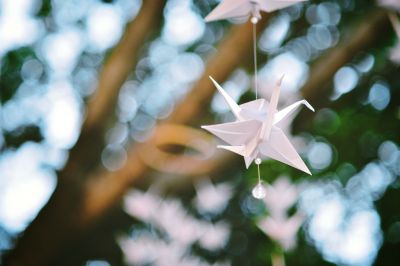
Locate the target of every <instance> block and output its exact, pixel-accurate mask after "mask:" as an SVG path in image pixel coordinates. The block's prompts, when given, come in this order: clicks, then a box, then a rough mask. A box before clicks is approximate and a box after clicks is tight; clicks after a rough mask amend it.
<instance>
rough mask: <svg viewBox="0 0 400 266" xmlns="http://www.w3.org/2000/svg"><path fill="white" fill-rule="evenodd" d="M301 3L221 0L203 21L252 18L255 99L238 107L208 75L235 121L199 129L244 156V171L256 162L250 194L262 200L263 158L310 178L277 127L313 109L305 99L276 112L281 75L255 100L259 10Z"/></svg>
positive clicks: (267, 10)
mask: <svg viewBox="0 0 400 266" xmlns="http://www.w3.org/2000/svg"><path fill="white" fill-rule="evenodd" d="M302 1H305V0H292V1H290V0H224V1H222V2H221V3H220V4H219V5H218V6H217V7H216V8H215V9H214V10H213V11H212V12H211V13H210V14H209V15H208V16H207V17H206V18H205V20H206V21H207V22H209V21H214V20H220V19H227V18H236V17H246V16H249V15H251V18H250V21H251V23H252V24H253V56H254V84H255V95H256V99H255V100H254V101H250V102H247V103H244V104H241V105H238V104H237V103H236V102H235V101H234V100H233V99H232V98H231V97H230V96H229V94H228V93H227V92H226V91H225V90H224V89H223V88H222V87H221V86H220V85H219V84H218V83H217V82H216V81H215V80H214V79H213V78H212V77H211V76H210V79H211V81H212V82H213V83H214V85H215V87H216V88H217V89H218V91H219V93H220V94H221V95H222V96H223V98H224V99H225V101H226V103H227V104H228V106H229V108H230V110H231V111H232V113H233V114H234V116H235V118H236V121H235V122H230V123H223V124H217V125H208V126H202V128H204V129H206V130H208V131H209V132H211V133H212V134H214V135H215V136H217V137H219V138H221V139H222V140H223V141H225V142H226V143H228V144H229V145H219V146H218V148H221V149H225V150H228V151H231V152H234V153H237V154H239V155H241V156H243V157H244V161H245V164H246V168H249V166H250V165H251V163H252V162H253V161H254V162H255V163H256V165H257V173H258V183H257V185H256V186H255V187H254V188H253V190H252V194H253V196H254V197H255V198H258V199H262V198H264V197H265V193H266V192H265V188H264V186H263V184H262V182H261V174H260V164H261V162H262V159H265V158H272V159H275V160H277V161H280V162H282V163H285V164H287V165H290V166H292V167H294V168H297V169H299V170H301V171H303V172H305V173H307V174H310V175H311V172H310V170H309V169H308V168H307V166H306V165H305V163H304V162H303V160H302V159H301V157H300V155H299V154H298V153H297V151H296V150H295V148H294V147H293V145H292V144H291V143H290V141H289V139H288V138H287V137H286V135H285V134H284V132H283V131H282V129H281V128H280V127H279V124H280V122H281V121H282V120H285V118H286V117H287V116H288V115H290V114H291V113H293V112H294V111H295V110H296V109H297V108H298V107H299V106H301V105H302V104H304V105H305V106H307V107H308V108H309V109H310V110H312V111H314V108H313V107H312V106H311V105H310V104H309V103H308V102H307V101H306V100H301V101H298V102H296V103H294V104H292V105H289V106H288V107H286V108H284V109H282V110H280V111H278V110H277V107H278V100H279V94H280V88H281V83H282V80H283V76H282V77H281V79H280V80H279V81H278V82H277V84H276V86H275V87H274V90H273V92H272V96H271V99H270V101H269V102H268V101H267V100H265V99H258V80H257V72H258V70H257V45H256V40H257V37H256V24H257V23H258V21H259V20H260V18H261V15H260V11H265V12H272V11H275V10H278V9H282V8H285V7H288V6H290V5H293V4H296V3H298V2H302Z"/></svg>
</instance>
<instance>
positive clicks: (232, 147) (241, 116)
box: [202, 77, 314, 175]
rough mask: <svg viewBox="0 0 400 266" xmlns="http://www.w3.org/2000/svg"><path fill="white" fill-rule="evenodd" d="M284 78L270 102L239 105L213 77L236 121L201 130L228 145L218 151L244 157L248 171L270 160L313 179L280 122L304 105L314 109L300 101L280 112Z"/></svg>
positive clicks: (262, 101)
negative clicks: (255, 162) (256, 161)
mask: <svg viewBox="0 0 400 266" xmlns="http://www.w3.org/2000/svg"><path fill="white" fill-rule="evenodd" d="M282 78H283V77H282ZM282 78H281V80H279V82H278V83H277V85H276V86H275V88H274V91H273V93H272V96H271V100H270V102H268V101H266V100H265V99H258V100H254V101H251V102H247V103H244V104H241V105H238V104H237V103H236V102H235V101H234V100H233V99H232V98H231V97H230V96H229V95H228V93H227V92H226V91H225V90H224V89H223V88H222V87H221V86H220V85H219V84H218V83H217V82H216V81H215V80H214V79H213V78H212V77H210V79H211V80H212V82H213V83H214V85H215V86H216V87H217V89H218V91H219V93H221V94H222V96H223V97H224V99H225V101H226V103H227V104H228V105H229V107H230V109H231V111H232V112H233V114H234V115H235V117H236V121H235V122H231V123H223V124H217V125H209V126H202V128H204V129H206V130H208V131H210V132H211V133H212V134H214V135H216V136H217V137H219V138H221V139H222V140H223V141H225V142H227V143H228V144H229V145H220V146H218V148H222V149H226V150H229V151H231V152H234V153H237V154H239V155H241V156H243V157H244V160H245V163H246V167H247V168H248V167H249V166H250V164H251V163H252V162H253V160H254V159H256V158H267V157H269V158H272V159H275V160H277V161H280V162H282V163H285V164H288V165H290V166H292V167H294V168H297V169H299V170H301V171H303V172H305V173H307V174H310V175H311V172H310V170H309V169H308V168H307V166H306V165H305V163H304V162H303V160H302V159H301V157H300V155H299V154H298V153H297V152H296V150H295V148H294V147H293V145H292V144H291V143H290V141H289V139H288V138H287V137H286V136H285V134H284V133H283V131H282V129H280V128H279V122H281V121H282V120H283V119H285V118H286V117H287V116H288V115H289V114H291V113H293V112H294V110H295V109H296V108H297V107H299V106H300V105H302V104H304V105H305V106H307V107H308V108H309V109H310V110H312V111H314V108H313V107H312V106H311V105H310V104H309V103H308V102H307V101H306V100H301V101H298V102H296V103H294V104H292V105H289V106H288V107H286V108H284V109H282V110H280V111H277V105H278V99H279V93H280V87H281V82H282Z"/></svg>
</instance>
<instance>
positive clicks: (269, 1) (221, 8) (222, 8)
mask: <svg viewBox="0 0 400 266" xmlns="http://www.w3.org/2000/svg"><path fill="white" fill-rule="evenodd" d="M303 1H307V0H223V1H222V2H221V3H220V4H219V5H218V6H217V7H216V8H214V10H213V11H211V13H210V14H208V15H207V17H206V18H205V21H207V22H209V21H214V20H220V19H228V18H236V17H245V16H248V15H250V14H252V15H253V16H255V17H257V18H260V11H265V12H272V11H275V10H278V9H282V8H285V7H288V6H291V5H294V4H296V3H298V2H303Z"/></svg>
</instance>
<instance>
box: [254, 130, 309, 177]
mask: <svg viewBox="0 0 400 266" xmlns="http://www.w3.org/2000/svg"><path fill="white" fill-rule="evenodd" d="M259 151H260V153H261V154H262V155H264V156H267V157H270V158H272V159H274V160H277V161H280V162H282V163H285V164H288V165H290V166H292V167H294V168H297V169H299V170H301V171H303V172H305V173H307V174H309V175H311V172H310V170H309V169H308V168H307V166H306V165H305V163H304V162H303V160H302V159H301V157H300V155H299V154H298V153H297V151H296V150H295V148H294V147H293V146H292V144H291V143H290V141H289V139H288V138H287V137H286V136H285V133H283V131H282V129H280V128H278V127H276V126H273V127H272V130H271V134H270V138H269V141H267V142H262V143H260V145H259Z"/></svg>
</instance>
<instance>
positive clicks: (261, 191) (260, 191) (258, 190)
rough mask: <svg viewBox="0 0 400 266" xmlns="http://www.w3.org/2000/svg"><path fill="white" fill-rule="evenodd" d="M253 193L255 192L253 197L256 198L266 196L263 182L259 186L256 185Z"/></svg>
mask: <svg viewBox="0 0 400 266" xmlns="http://www.w3.org/2000/svg"><path fill="white" fill-rule="evenodd" d="M251 194H253V197H255V198H256V199H263V198H264V197H265V188H264V186H263V185H262V184H261V183H258V184H257V186H255V187H254V188H253V190H252V191H251Z"/></svg>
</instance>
